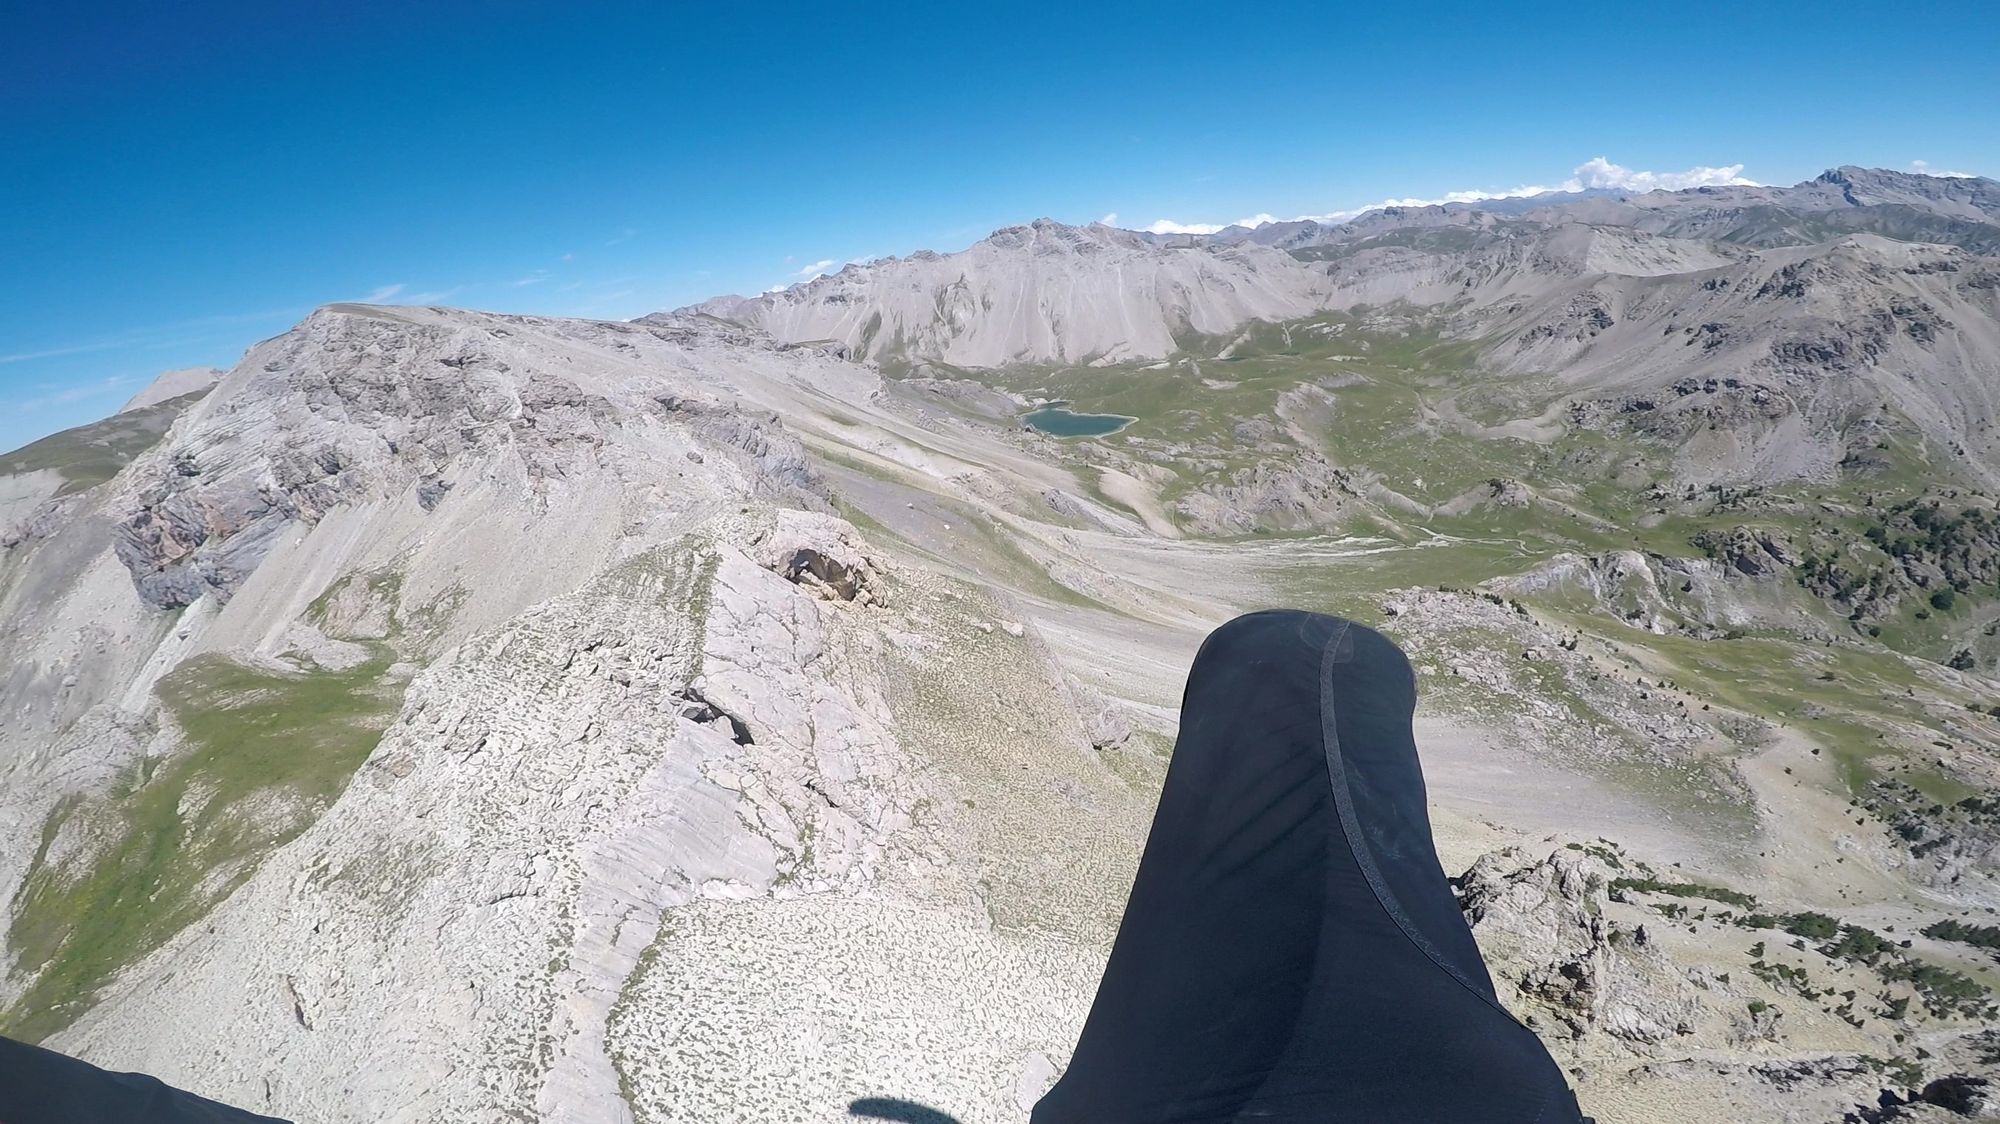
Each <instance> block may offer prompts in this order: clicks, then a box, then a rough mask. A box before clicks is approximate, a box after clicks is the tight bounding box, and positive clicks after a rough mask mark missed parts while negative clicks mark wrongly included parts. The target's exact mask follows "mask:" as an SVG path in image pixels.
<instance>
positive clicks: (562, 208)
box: [0, 0, 2000, 449]
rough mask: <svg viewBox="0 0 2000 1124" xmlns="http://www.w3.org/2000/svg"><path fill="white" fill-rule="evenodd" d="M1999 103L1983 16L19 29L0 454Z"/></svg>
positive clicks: (1849, 8)
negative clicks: (280, 385)
mask: <svg viewBox="0 0 2000 1124" xmlns="http://www.w3.org/2000/svg"><path fill="white" fill-rule="evenodd" d="M1996 105H2000V15H1996V14H1995V12H1994V6H1993V5H1991V4H1988V3H1973V2H1964V3H1957V4H1931V3H1924V2H1921V0H1917V2H1905V3H1901V4H1897V5H1893V6H1884V5H1879V4H1865V5H1864V4H1859V3H1847V2H1845V0H1818V2H1813V3H1761V4H1741V3H1735V4H1727V5H1723V4H1714V5H1710V4H1703V3H1689V2H1683V3H1677V4H1675V5H1672V6H1671V7H1661V6H1658V5H1578V4H1574V3H1565V4H1559V5H1558V4H1535V3H1512V4H1492V3H1483V4H1478V5H1451V4H1434V5H1429V6H1424V7H1416V8H1385V7H1380V6H1371V7H1367V8H1353V9H1343V8H1341V7H1339V6H1337V5H1329V4H1324V3H1318V4H1258V3H1245V4H1235V5H1212V4H1204V5H1194V4H1176V3H1171V2H1156V3H1144V4H1137V3H1135V4H1090V5H1070V6H1064V7H1059V8H1053V9H1048V10H1044V9H1043V8H1041V7H1039V6H1015V5H1009V4H1003V3H984V4H942V3H932V4H908V5H903V4H886V3H867V4H851V3H850V4H842V3H831V2H825V0H821V2H819V3H813V4H799V5H793V4H787V3H761V4H756V5H742V6H729V5H701V6H695V5H679V4H663V3H652V4H629V3H599V4H588V3H568V4H562V5H556V4H548V3H527V2H517V0H481V2H479V3H459V2H456V0H426V2H423V3H416V4H411V3H407V2H399V3H378V2H376V0H346V2H344V3H342V4H339V5H308V4H301V3H294V2H287V0H263V2H259V3H229V2H215V3H202V2H200V0H195V2H192V3H188V4H157V3H144V4H140V3H127V4H111V3H95V2H92V0H76V2H72V3H65V4H42V5H28V4H18V5H13V6H12V7H11V8H10V10H9V14H8V20H7V31H6V34H5V35H4V37H0V172H3V173H4V174H0V287H4V288H0V449H5V448H11V447H13V446H16V445H19V444H21V443H24V442H26V441H28V440H30V439H32V438H34V437H36V436H39V435H41V434H43V433H47V432H52V431H54V430H56V429H60V428H64V427H66V426H70V425H75V424H79V423H81V422H84V421H88V420H90V419H93V418H96V417H99V416H102V415H103V414H105V413H107V412H109V411H110V410H112V409H115V408H116V407H117V405H118V404H119V403H120V402H122V401H123V400H124V399H125V398H126V397H128V396H129V395H130V394H131V393H133V392H134V391H135V390H136V389H137V388H138V387H139V386H141V385H143V384H144V382H146V381H147V380H148V379H150V378H151V377H152V375H153V374H155V373H157V372H158V371H160V370H163V369H166V368H170V367H178V366H187V365H193V364H214V365H218V366H228V365H230V364H232V363H233V362H234V361H235V360H236V358H237V357H238V356H239V355H240V354H241V353H242V351H243V349H244V348H245V347H246V346H247V345H249V344H250V343H253V342H255V341H256V340H258V339H261V338H263V337H266V336H270V335H274V334H276V333H279V332H282V331H283V330H285V329H286V328H287V327H289V326H290V325H291V324H293V323H294V322H296V321H297V320H298V319H299V318H300V317H301V316H303V315H304V314H305V313H306V312H308V311H309V310H310V309H311V308H312V307H313V306H315V305H317V304H322V303H325V302H328V301H335V300H356V299H368V298H371V297H372V298H374V299H378V300H388V301H409V302H418V303H445V304H457V305H465V306H470V307H477V308H488V309H498V310H504V311H520V312H536V313H548V314H559V315H577V316H596V317H618V318H624V317H631V316H636V315H640V314H642V313H645V312H648V311H652V310H656V309H661V308H671V307H675V306H678V305H681V304H685V303H689V302H691V301H694V300H698V299H701V298H702V297H705V296H709V295H713V294H716V293H722V292H731V291H735V292H747V291H754V290H757V289H762V288H765V287H768V286H771V285H774V284H780V283H784V282H786V281H788V280H795V279H797V278H799V277H800V276H803V275H804V274H805V273H806V272H808V271H809V270H810V269H811V268H812V267H813V266H814V265H815V264H816V263H821V262H828V263H833V264H834V266H835V267H837V265H838V264H839V263H841V262H844V261H847V260H850V259H861V258H869V257H874V256H879V255H883V254H900V253H907V252H909V251H911V250H914V249H918V248H925V247H929V248H936V249H945V250H950V249H957V248H960V247H963V246H965V245H967V244H969V243H970V242H972V241H975V240H977V239H978V238H980V237H982V236H984V235H985V234H986V233H987V232H989V231H990V230H992V229H993V228H995V227H998V226H1003V225H1007V224H1010V223H1015V222H1021V221H1026V220H1028V219H1032V218H1034V217H1036V216H1038V215H1050V216H1053V217H1055V218H1058V219H1063V220H1067V221H1074V222H1086V221H1090V220H1093V219H1098V218H1102V217H1104V216H1106V215H1109V214H1116V215H1117V216H1119V219H1118V221H1119V223H1120V225H1126V226H1134V227H1144V226H1147V225H1150V224H1152V223H1154V222H1157V221H1160V220H1168V221H1172V222H1178V223H1184V224H1195V223H1217V222H1228V221H1231V220H1233V219H1237V218H1243V217H1248V216H1253V215H1257V214H1271V215H1277V216H1279V217H1292V216H1295V215H1303V214H1326V213H1331V212H1336V211H1341V210H1346V209H1351V208H1354V207H1356V206H1361V205H1365V204H1368V203H1371V202H1376V201H1380V200H1384V199H1393V198H1437V197H1441V196H1443V195H1444V194H1445V193H1447V192H1451V191H1465V190H1488V191H1493V190H1507V189H1510V188H1514V187H1517V186H1520V185H1545V186H1557V185H1560V184H1562V183H1563V182H1564V181H1565V180H1567V179H1570V178H1571V177H1572V175H1573V169H1576V168H1577V167H1578V166H1579V165H1583V164H1584V163H1585V162H1586V161H1589V160H1591V159H1592V158H1595V157H1604V158H1607V159H1608V160H1609V161H1611V162H1613V163H1615V164H1616V165H1619V166H1621V167H1622V168H1623V169H1626V170H1628V171H1651V172H1656V173H1682V172H1686V171H1687V170H1689V169H1695V168H1729V167H1733V166H1735V165H1741V169H1740V172H1739V173H1738V174H1740V175H1742V176H1745V177H1748V178H1751V179H1755V180H1758V181H1761V182H1770V183H1778V182H1785V183H1789V182H1794V181H1796V180H1799V179H1804V178H1808V177H1810V176H1812V175H1815V174H1817V173H1818V172H1819V171H1820V170H1821V169H1823V168H1825V167H1827V166H1830V165H1833V164H1839V163H1858V164H1869V165H1876V166H1885V167H1895V168H1908V167H1910V166H1911V162H1912V161H1925V162H1927V163H1928V164H1929V165H1930V166H1931V167H1933V168H1935V169H1939V170H1951V171H1967V172H1974V173H1981V174H1987V175H2000V112H1996V111H1995V109H1994V107H1995V106H1996ZM1616 174H1618V173H1613V175H1616Z"/></svg>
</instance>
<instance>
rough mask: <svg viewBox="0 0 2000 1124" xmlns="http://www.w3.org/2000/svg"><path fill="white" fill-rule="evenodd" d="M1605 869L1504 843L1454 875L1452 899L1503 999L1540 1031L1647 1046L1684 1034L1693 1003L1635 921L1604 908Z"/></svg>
mask: <svg viewBox="0 0 2000 1124" xmlns="http://www.w3.org/2000/svg"><path fill="white" fill-rule="evenodd" d="M1609 884H1610V872H1609V870H1608V869H1607V868H1606V867H1605V866H1604V864H1603V863H1602V862H1601V861H1600V860H1597V859H1595V858H1593V857H1591V856H1588V855H1586V854H1584V853H1582V852H1579V851H1556V852H1554V853H1552V854H1551V855H1549V856H1548V857H1547V858H1545V859H1540V860H1536V859H1533V858H1531V857H1529V856H1528V854H1527V853H1526V852H1523V851H1521V850H1519V849H1515V848H1510V849H1507V850H1504V851H1498V852H1494V853H1492V854H1489V855H1485V856H1483V857H1482V858H1481V859H1480V860H1479V862H1478V863H1476V864H1474V865H1473V867H1472V869H1470V870H1468V871H1466V872H1465V874H1463V875H1461V876H1460V877H1459V879H1458V890H1459V904H1460V906H1461V908H1463V909H1464V911H1465V919H1466V922H1467V923H1468V924H1469V925H1471V926H1472V933H1473V936H1474V937H1475V938H1477V940H1478V941H1479V947H1480V951H1481V953H1482V954H1483V955H1484V956H1485V957H1486V958H1487V961H1488V963H1489V964H1491V965H1493V966H1494V967H1495V970H1496V972H1497V974H1498V975H1499V977H1500V983H1501V992H1502V997H1503V999H1504V1000H1505V1001H1506V1002H1507V1003H1508V1004H1509V1005H1510V1006H1512V1007H1513V1008H1514V1009H1515V1010H1516V1011H1518V1012H1520V1013H1521V1014H1522V1016H1523V1018H1524V1019H1526V1020H1527V1021H1528V1024H1529V1025H1530V1026H1533V1027H1536V1028H1537V1029H1539V1030H1541V1031H1542V1032H1543V1033H1544V1034H1555V1035H1558V1036H1562V1037H1568V1038H1580V1037H1583V1036H1585V1035H1590V1034H1602V1035H1607V1036H1609V1037H1611V1038H1613V1039H1617V1040H1619V1041H1621V1042H1624V1043H1627V1044H1629V1045H1632V1046H1634V1047H1649V1046H1653V1045H1657V1044H1659V1043H1662V1042H1666V1041H1669V1040H1671V1039H1673V1038H1675V1037H1676V1036H1680V1035H1687V1034H1692V1033H1694V1030H1695V1026H1696V1023H1697V1022H1698V1021H1699V1020H1700V1019H1701V1017H1702V1013H1703V1011H1702V1003H1701V1000H1700V998H1699V997H1698V995H1697V993H1696V990H1695V988H1694V986H1693V985H1692V984H1691V983H1690V982H1689V980H1688V978H1687V976H1686V973H1685V972H1684V971H1683V970H1682V969H1681V968H1679V967H1678V966H1677V965H1675V964H1674V963H1673V962H1672V960H1671V959H1670V958H1669V957H1668V956H1667V955H1666V954H1665V953H1663V952H1662V951H1660V950H1659V949H1658V948H1657V947H1655V946H1654V944H1653V942H1652V940H1651V939H1650V937H1649V936H1648V935H1647V932H1646V930H1645V928H1644V927H1643V926H1642V927H1639V928H1636V929H1631V930H1626V929H1622V928H1620V927H1618V926H1617V925H1615V924H1613V923H1612V922H1610V921H1608V920H1607V919H1606V918H1605V916H1604V904H1605V892H1606V888H1607V886H1608V885H1609Z"/></svg>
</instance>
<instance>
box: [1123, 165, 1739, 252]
mask: <svg viewBox="0 0 2000 1124" xmlns="http://www.w3.org/2000/svg"><path fill="white" fill-rule="evenodd" d="M1756 182H1757V181H1755V180H1749V179H1744V178H1743V165H1741V164H1729V165H1724V166H1721V167H1713V168H1711V167H1696V168H1689V169H1688V170H1687V171H1684V172H1645V171H1634V170H1633V169H1631V168H1627V167H1625V166H1623V165H1620V164H1613V163H1612V162H1611V161H1609V160H1606V159H1605V158H1604V157H1602V156H1595V157H1592V158H1591V159H1589V160H1586V161H1584V162H1583V163H1581V164H1579V165H1577V166H1576V168H1575V169H1573V170H1572V171H1571V172H1570V175H1569V178H1568V179H1566V180H1563V181H1562V182H1561V183H1559V184H1556V185H1554V186H1546V185H1542V184H1522V185H1521V186H1519V187H1514V188H1510V189H1508V190H1505V191H1447V192H1445V193H1444V195H1443V196H1441V197H1439V198H1435V199H1384V200H1382V201H1381V202H1379V203H1370V204H1369V205H1367V206H1365V207H1355V208H1352V209H1349V210H1341V211H1328V212H1327V213H1325V214H1322V215H1299V216H1297V217H1296V218H1294V219H1292V220H1290V221H1293V222H1299V221H1302V220H1308V219H1309V220H1311V221H1313V222H1323V223H1337V222H1346V221H1347V220H1348V219H1351V218H1355V217H1357V216H1359V215H1365V214H1367V213H1368V212H1369V211H1379V210H1381V209H1382V208H1384V207H1435V206H1440V205H1442V204H1446V203H1484V202H1486V201H1488V200H1491V199H1521V198H1525V197H1527V196H1531V195H1542V194H1546V193H1548V192H1552V191H1560V192H1578V191H1583V190H1585V189H1586V188H1615V189H1617V190H1620V191H1635V192H1637V191H1681V190H1684V189H1686V188H1690V187H1717V186H1723V185H1744V186H1754V185H1755V184H1756ZM1279 221H1281V220H1279V219H1278V218H1277V217H1276V216H1274V215H1269V214H1256V215H1252V216H1250V217H1249V218H1245V219H1237V220H1236V221H1235V222H1233V223H1203V222H1175V221H1174V220H1172V219H1160V220H1159V221H1157V222H1155V223H1153V224H1152V225H1151V226H1148V227H1145V228H1143V229H1145V230H1146V231H1147V232H1148V233H1152V234H1214V233H1215V232H1217V231H1219V230H1222V229H1224V228H1225V227H1229V226H1250V227H1256V226H1263V225H1264V224H1266V223H1273V222H1279Z"/></svg>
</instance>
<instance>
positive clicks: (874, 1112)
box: [847, 1097, 959, 1124]
mask: <svg viewBox="0 0 2000 1124" xmlns="http://www.w3.org/2000/svg"><path fill="white" fill-rule="evenodd" d="M847 1115H849V1116H859V1117H861V1118H862V1119H864V1120H894V1121H896V1122H897V1124H959V1120H958V1117H956V1116H953V1115H951V1114H950V1113H948V1112H939V1111H938V1110H937V1109H934V1108H932V1107H930V1106H929V1105H921V1104H918V1103H916V1102H915V1101H906V1100H902V1099H900V1098H897V1097H862V1098H861V1099H860V1100H858V1101H855V1102H854V1103H853V1104H850V1105H848V1106H847Z"/></svg>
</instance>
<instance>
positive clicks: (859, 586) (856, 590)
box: [757, 510, 880, 605]
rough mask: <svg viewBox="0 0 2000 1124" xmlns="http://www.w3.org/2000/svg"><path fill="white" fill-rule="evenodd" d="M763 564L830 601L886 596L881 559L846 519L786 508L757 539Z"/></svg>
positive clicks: (867, 601) (863, 601)
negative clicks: (882, 589)
mask: <svg viewBox="0 0 2000 1124" xmlns="http://www.w3.org/2000/svg"><path fill="white" fill-rule="evenodd" d="M757 564H758V565H760V566H762V567H764V568H765V569H767V570H770V571H771V572H772V573H775V574H777V575H779V576H781V577H783V578H784V579H785V580H786V581H789V582H792V583H793V584H795V585H798V586H801V587H803V588H804V589H806V590H807V591H809V592H811V593H812V594H813V595H814V596H816V597H820V598H823V599H825V600H829V601H858V602H860V603H861V604H864V605H868V604H873V603H875V602H876V600H877V599H878V598H879V597H880V592H879V588H878V587H879V583H880V575H879V574H878V573H877V571H876V562H875V560H874V559H872V558H870V557H869V555H868V553H867V548H866V547H865V546H864V544H863V543H862V542H861V539H860V536H859V535H857V534H855V532H854V528H853V527H852V526H850V525H849V524H848V523H847V522H846V521H845V520H841V519H836V518H834V517H832V516H830V515H819V514H816V513H813V512H805V511H793V510H784V511H780V512H778V514H777V522H776V524H775V525H774V526H773V527H772V528H771V529H770V530H769V531H768V532H766V533H765V534H764V535H763V536H762V540H761V541H760V542H759V543H758V545H757Z"/></svg>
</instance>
